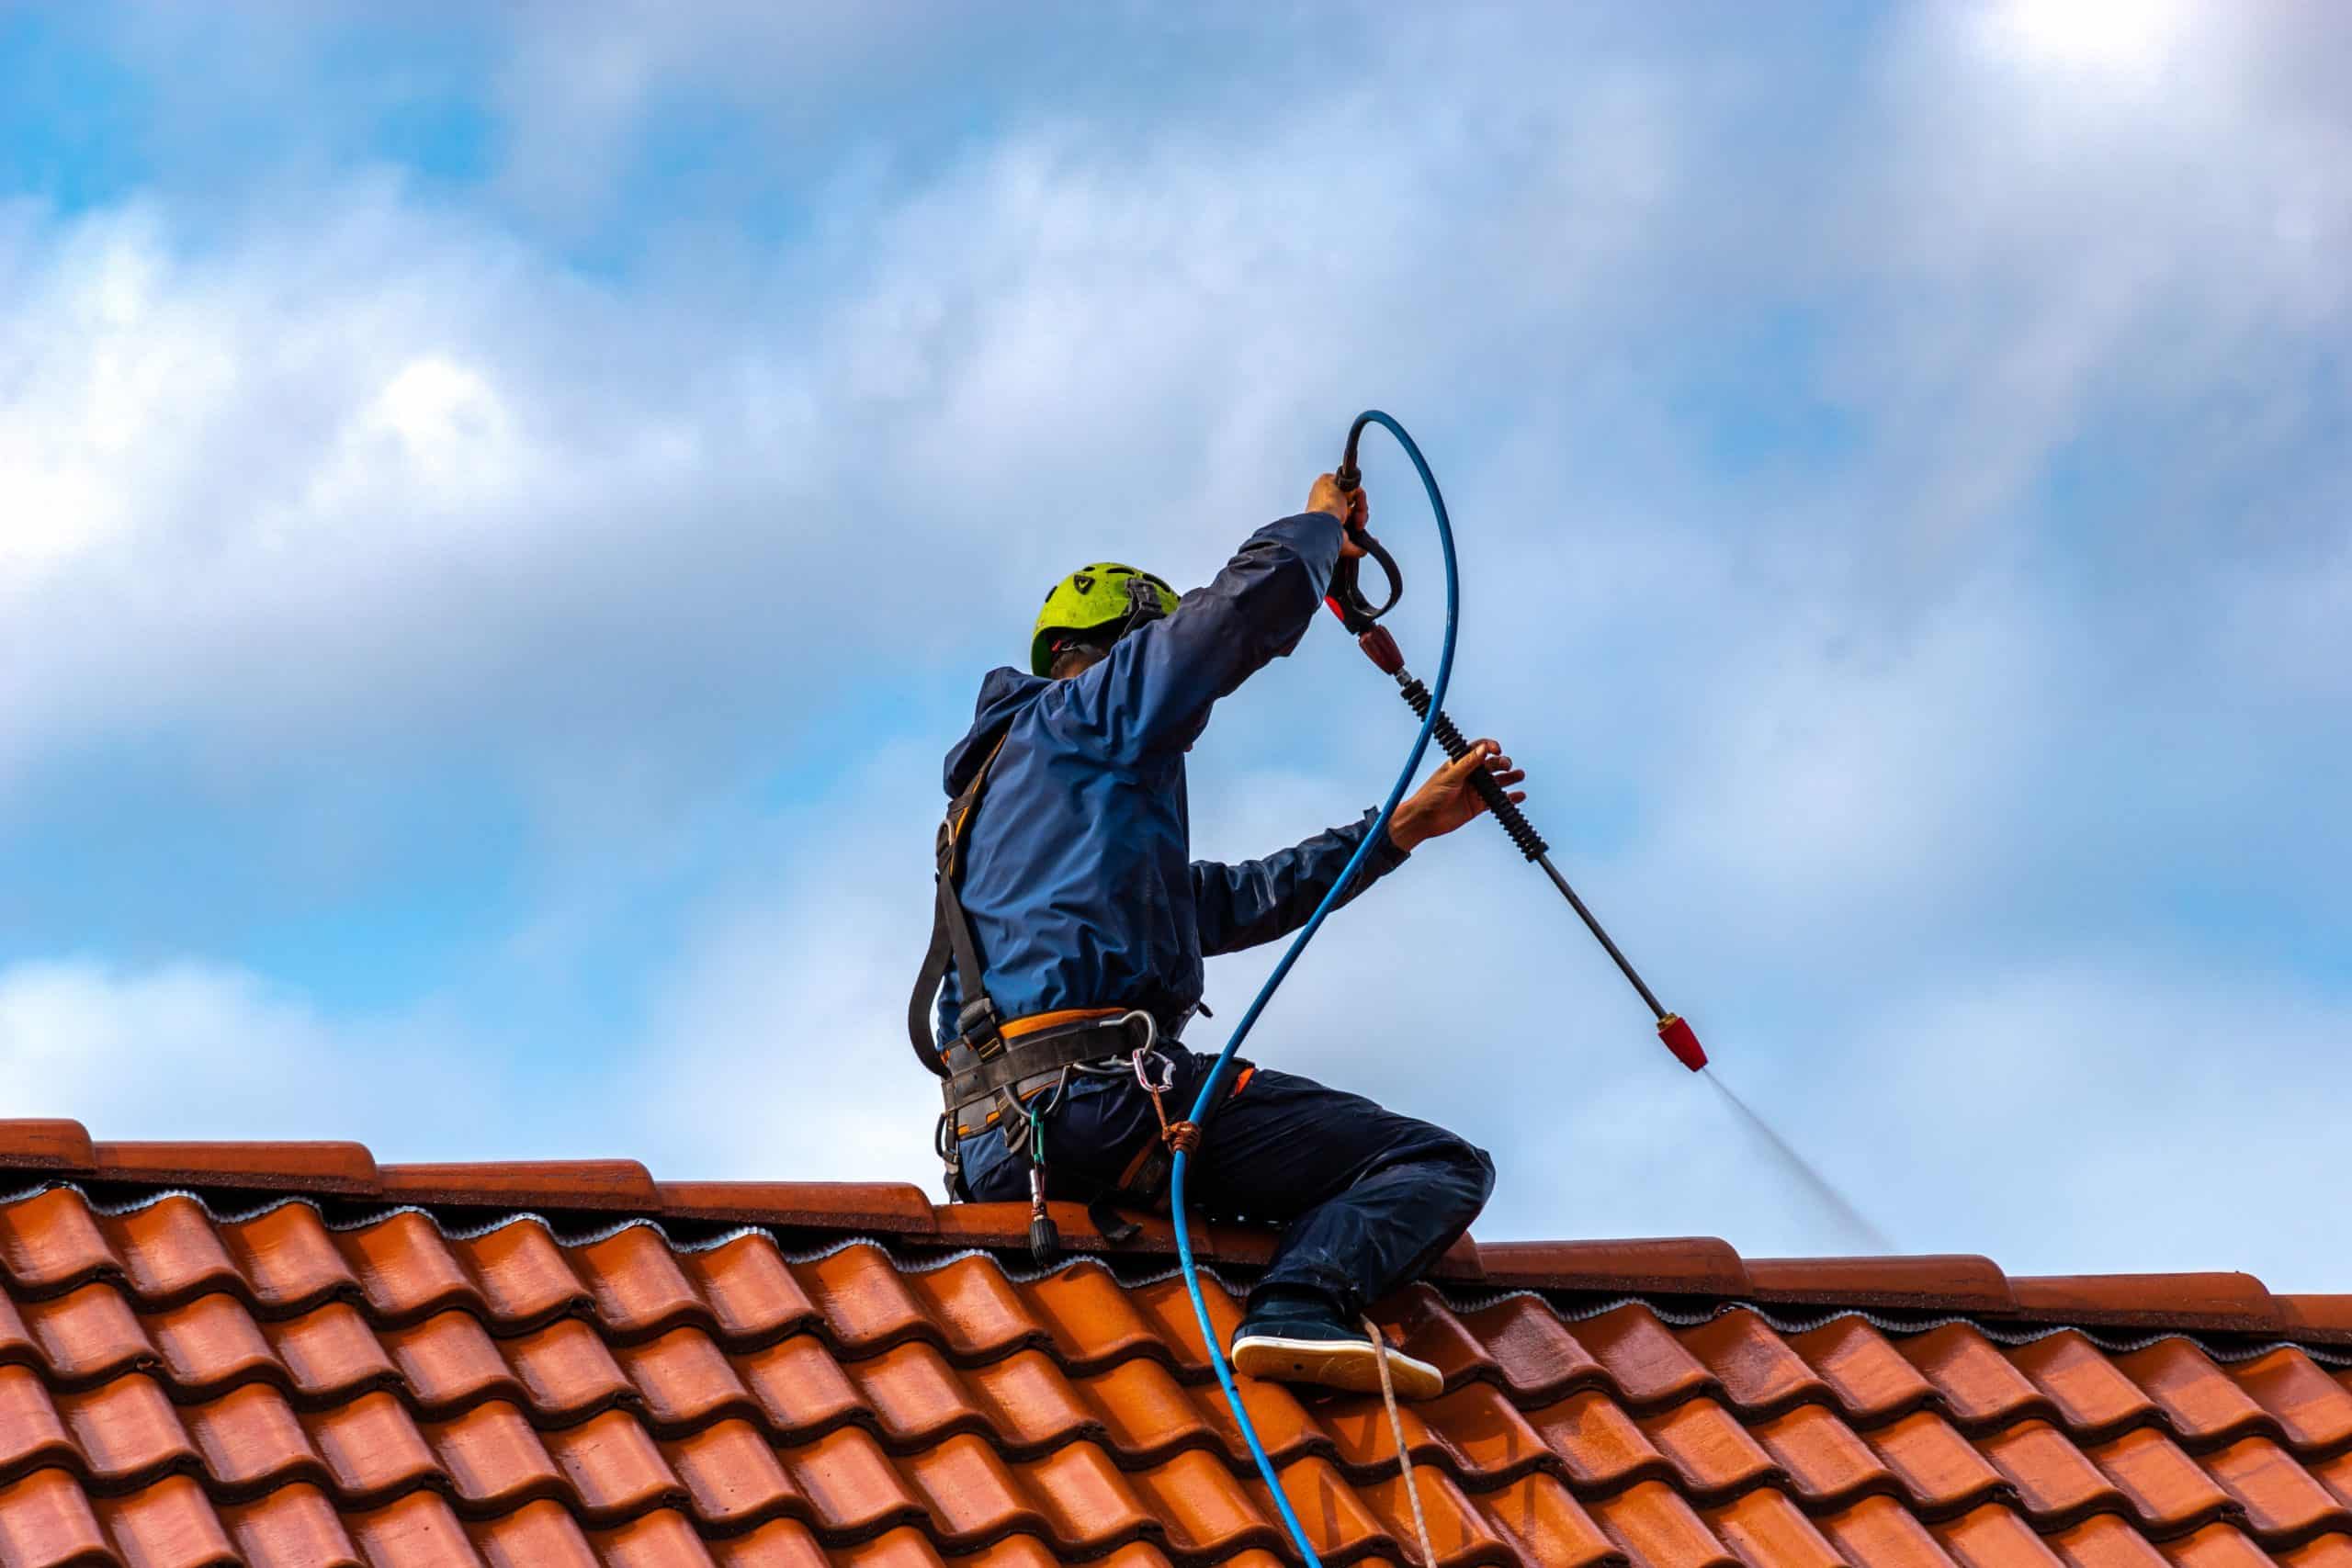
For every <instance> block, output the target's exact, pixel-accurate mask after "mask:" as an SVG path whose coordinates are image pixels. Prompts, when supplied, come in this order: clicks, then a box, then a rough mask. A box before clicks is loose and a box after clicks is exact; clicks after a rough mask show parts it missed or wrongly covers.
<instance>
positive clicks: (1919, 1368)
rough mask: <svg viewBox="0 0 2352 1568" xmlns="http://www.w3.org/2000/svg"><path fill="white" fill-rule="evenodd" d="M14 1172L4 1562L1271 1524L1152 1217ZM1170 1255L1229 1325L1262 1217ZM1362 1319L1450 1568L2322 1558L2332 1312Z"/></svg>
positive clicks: (522, 1186) (2098, 1288) (1267, 1527)
mask: <svg viewBox="0 0 2352 1568" xmlns="http://www.w3.org/2000/svg"><path fill="white" fill-rule="evenodd" d="M7 1168H14V1169H15V1172H16V1176H17V1177H18V1178H21V1179H11V1178H10V1177H9V1176H7V1174H6V1170H7ZM60 1183H79V1184H80V1185H70V1184H67V1185H61V1184H60ZM85 1189H86V1190H85ZM173 1189H178V1190H176V1191H175V1190H173ZM92 1193H97V1194H100V1196H99V1197H96V1198H94V1197H92V1196H91V1195H90V1194H92ZM0 1194H8V1195H6V1196H0V1284H5V1287H6V1288H5V1290H4V1291H0V1563H6V1564H9V1565H11V1568H13V1565H14V1564H16V1563H18V1562H42V1563H51V1564H55V1563H77V1562H93V1563H95V1562H124V1563H135V1564H170V1565H173V1568H195V1565H200V1564H209V1563H227V1562H254V1563H260V1564H281V1563H306V1564H307V1563H354V1564H358V1563H365V1564H367V1565H368V1568H385V1565H388V1564H417V1565H423V1564H428V1563H429V1564H434V1565H435V1568H438V1565H440V1564H445V1563H453V1562H486V1563H492V1564H524V1563H528V1564H533V1565H535V1568H536V1565H541V1564H555V1565H559V1568H560V1565H562V1564H571V1563H587V1562H622V1563H634V1564H640V1565H644V1568H656V1565H658V1568H671V1565H673V1564H680V1563H715V1564H723V1565H727V1568H749V1565H751V1564H754V1563H757V1564H768V1563H786V1564H792V1563H817V1562H857V1563H864V1564H876V1565H888V1564H895V1563H918V1562H920V1563H931V1564H943V1563H944V1564H954V1565H955V1568H1034V1565H1042V1564H1046V1563H1052V1562H1066V1561H1072V1560H1084V1561H1089V1562H1103V1563H1108V1564H1112V1565H1114V1568H1151V1565H1154V1564H1158V1565H1161V1568H1198V1565H1201V1564H1205V1563H1207V1562H1223V1561H1231V1562H1242V1563H1249V1564H1253V1565H1254V1568H1272V1564H1274V1563H1277V1562H1283V1561H1284V1560H1285V1557H1286V1554H1287V1553H1288V1551H1289V1546H1288V1542H1287V1540H1286V1539H1285V1538H1284V1536H1283V1533H1282V1530H1281V1528H1280V1525H1279V1523H1278V1521H1277V1518H1276V1516H1275V1514H1274V1511H1273V1509H1272V1506H1271V1502H1270V1500H1269V1499H1268V1498H1267V1497H1266V1495H1264V1492H1263V1488H1262V1484H1261V1483H1260V1481H1259V1480H1258V1478H1257V1476H1256V1473H1255V1471H1254V1469H1253V1468H1252V1466H1251V1464H1250V1460H1249V1457H1248V1453H1247V1450H1246V1448H1245V1446H1244V1444H1243V1442H1242V1439H1241V1436H1240V1433H1239V1431H1238V1428H1237V1427H1236V1426H1235V1424H1234V1422H1233V1418H1232V1416H1231V1414H1230V1412H1229V1411H1227V1408H1226V1406H1225V1403H1224V1400H1223V1397H1222V1395H1221V1394H1220V1393H1218V1391H1217V1389H1216V1384H1215V1382H1214V1381H1213V1379H1212V1377H1211V1375H1210V1371H1209V1368H1208V1365H1207V1361H1206V1359H1205V1357H1204V1355H1203V1353H1202V1351H1201V1349H1200V1346H1199V1340H1198V1337H1197V1333H1196V1330H1195V1328H1194V1325H1193V1317H1192V1309H1191V1305H1190V1303H1189V1301H1188V1299H1187V1297H1186V1294H1185V1292H1184V1290H1183V1287H1182V1283H1181V1281H1179V1280H1176V1279H1175V1278H1173V1277H1172V1276H1171V1274H1170V1270H1169V1259H1168V1258H1167V1255H1166V1248H1167V1235H1168V1232H1167V1228H1166V1225H1165V1224H1164V1222H1160V1223H1158V1224H1155V1225H1153V1226H1150V1227H1148V1228H1147V1230H1146V1233H1145V1235H1144V1238H1143V1239H1142V1240H1141V1241H1140V1242H1138V1243H1137V1244H1136V1246H1134V1247H1129V1248H1126V1249H1124V1251H1118V1250H1112V1251H1110V1255H1109V1258H1108V1266H1107V1267H1105V1266H1103V1265H1099V1264H1096V1263H1091V1262H1084V1261H1073V1262H1071V1263H1069V1264H1068V1265H1066V1266H1064V1267H1062V1268H1060V1269H1057V1270H1056V1271H1054V1272H1052V1273H1050V1274H1047V1275H1044V1276H1042V1277H1041V1276H1039V1275H1037V1274H1036V1272H1035V1270H1034V1269H1031V1268H1030V1267H1029V1266H1028V1264H1027V1260H1026V1258H1025V1256H1024V1254H1023V1246H1024V1244H1025V1240H1026V1223H1025V1216H1023V1214H1022V1213H1020V1211H1018V1210H1017V1209H1014V1210H1004V1209H985V1208H983V1209H961V1210H957V1209H946V1210H938V1209H933V1207H932V1206H931V1205H930V1204H929V1203H928V1202H927V1201H925V1200H924V1199H923V1198H922V1193H921V1191H920V1190H918V1189H916V1188H913V1187H911V1186H906V1185H901V1184H889V1183H872V1184H844V1183H834V1184H790V1183H696V1182H687V1183H655V1182H654V1181H652V1179H650V1177H649V1176H648V1175H647V1174H646V1173H645V1172H644V1170H643V1169H642V1168H639V1167H637V1166H635V1165H633V1164H630V1163H629V1162H626V1161H619V1162H613V1161H606V1162H577V1163H561V1164H544V1165H536V1166H524V1167H515V1166H462V1165H459V1166H433V1167H392V1168H378V1167H377V1166H376V1164H375V1162H374V1160H373V1159H372V1157H371V1156H368V1151H366V1150H365V1149H362V1148H358V1147H357V1146H356V1145H105V1144H100V1145H91V1144H90V1143H89V1141H88V1140H87V1138H86V1137H85V1136H83V1135H82V1134H81V1132H80V1129H79V1128H78V1127H76V1126H74V1124H73V1123H58V1122H48V1123H39V1124H27V1123H6V1122H0ZM541 1215H545V1216H548V1217H545V1218H543V1217H538V1216H541ZM729 1227H733V1228H732V1229H731V1230H730V1229H729ZM1065 1228H1066V1233H1067V1234H1068V1235H1069V1239H1070V1240H1071V1242H1072V1243H1073V1244H1074V1245H1080V1246H1093V1247H1097V1248H1098V1249H1100V1238H1099V1237H1098V1236H1096V1235H1094V1233H1093V1232H1092V1230H1091V1225H1090V1224H1088V1223H1087V1222H1086V1221H1085V1220H1084V1219H1083V1217H1082V1216H1081V1215H1080V1214H1079V1213H1077V1212H1076V1211H1074V1210H1073V1211H1071V1213H1069V1218H1068V1220H1067V1222H1066V1225H1065ZM1202 1239H1203V1250H1204V1257H1206V1258H1208V1259H1209V1260H1210V1265H1211V1267H1212V1269H1214V1270H1215V1271H1216V1275H1217V1280H1212V1281H1210V1282H1209V1283H1208V1284H1207V1287H1206V1300H1207V1302H1208V1304H1209V1306H1210V1309H1211V1313H1212V1316H1213V1319H1214V1321H1215V1323H1216V1325H1217V1329H1218V1331H1219V1333H1221V1334H1223V1333H1229V1332H1230V1331H1231V1329H1232V1327H1233V1325H1234V1324H1235V1322H1236V1321H1238V1304H1237V1301H1236V1299H1235V1296H1234V1295H1233V1293H1232V1292H1233V1290H1237V1289H1238V1288H1239V1287H1240V1286H1242V1285H1245V1284H1246V1283H1247V1280H1248V1278H1249V1276H1250V1269H1251V1267H1252V1266H1253V1260H1262V1259H1263V1258H1264V1257H1265V1256H1266V1255H1267V1240H1266V1237H1265V1235H1263V1234H1262V1233H1258V1232H1252V1231H1250V1230H1247V1229H1243V1228H1235V1227H1226V1226H1215V1227H1209V1228H1208V1230H1207V1234H1206V1235H1204V1237H1203V1238H1202ZM1105 1250H1107V1249H1105ZM1219 1281H1222V1283H1220V1282H1219ZM1375 1315H1376V1316H1377V1317H1378V1318H1379V1320H1380V1321H1381V1323H1382V1324H1383V1325H1384V1330H1385V1332H1386V1333H1387V1334H1388V1335H1389V1336H1390V1337H1391V1338H1392V1339H1394V1340H1395V1341H1397V1342H1398V1343H1400V1344H1403V1345H1405V1346H1406V1347H1408V1348H1410V1349H1411V1350H1412V1351H1413V1352H1414V1353H1415V1354H1417V1355H1420V1356H1423V1357H1425V1358H1427V1359H1430V1360H1431V1361H1432V1362H1434V1363H1435V1364H1436V1365H1438V1366H1439V1367H1440V1368H1441V1369H1442V1371H1443V1372H1444V1373H1445V1376H1446V1382H1447V1392H1446V1393H1444V1394H1442V1396H1440V1397H1439V1398H1437V1399H1434V1400H1431V1401H1429V1402H1427V1403H1426V1404H1419V1405H1416V1406H1412V1407H1409V1408H1408V1410H1407V1411H1406V1413H1405V1417H1404V1420H1405V1448H1406V1451H1407V1454H1408V1456H1409V1459H1410V1461H1411V1464H1412V1466H1413V1472H1414V1476H1415V1480H1416V1483H1417V1484H1418V1486H1419V1492H1420V1495H1421V1501H1422V1504H1423V1506H1424V1509H1425V1510H1426V1512H1427V1514H1428V1517H1429V1523H1430V1533H1431V1536H1432V1538H1433V1540H1435V1542H1436V1544H1437V1546H1438V1549H1439V1554H1440V1561H1441V1562H1444V1563H1446V1564H1448V1568H1467V1565H1469V1564H1474V1563H1514V1562H1524V1563H1540V1564H1544V1565H1547V1568H1548V1565H1550V1564H1554V1563H1562V1564H1584V1563H1612V1564H1615V1563H1625V1564H1640V1565H1644V1568H1648V1565H1653V1564H1666V1563H1674V1564H1691V1565H1713V1564H1721V1563H1732V1562H1745V1563H1750V1564H1772V1565H1775V1568H1777V1565H1781V1564H1802V1565H1808V1568H1810V1565H1815V1564H1827V1563H1830V1562H1854V1563H1860V1564H1864V1565H1866V1568H1879V1565H1882V1564H1892V1563H1910V1562H1918V1563H1961V1564H1966V1565H1968V1568H2012V1565H2018V1564H2028V1563H2034V1564H2048V1563H2052V1562H2070V1563H2120V1562H2145V1563H2176V1564H2189V1565H2193V1568H2227V1565H2231V1564H2235V1563H2240V1562H2257V1561H2283V1562H2292V1563H2297V1564H2301V1565H2305V1568H2352V1370H2347V1369H2352V1309H2347V1307H2346V1304H2345V1303H2343V1302H2342V1301H2340V1300H2339V1299H2336V1298H2319V1297H2290V1298H2274V1297H2272V1296H2270V1295H2269V1293H2268V1292H2267V1291H2265V1290H2264V1289H2263V1288H2262V1286H2261V1285H2260V1283H2259V1282H2258V1281H2256V1280H2252V1279H2250V1278H2249V1277H2247V1276H2245V1275H2229V1274H2217V1275H2188V1276H2130V1277H2123V1278H2120V1279H2107V1280H2099V1279H2088V1280H2084V1279H2074V1280H2009V1279H2007V1277H2006V1276H2004V1275H2002V1274H2001V1272H2000V1270H1999V1269H1996V1268H1995V1267H1994V1266H1993V1265H1991V1264H1990V1263H1988V1262H1986V1261H1985V1260H1984V1259H1982V1258H1860V1259H1755V1260H1743V1259H1741V1258H1739V1257H1738V1256H1737V1255H1736V1253H1734V1252H1733V1251H1732V1250H1731V1249H1730V1248H1729V1247H1724V1245H1723V1244H1722V1243H1720V1242H1713V1241H1704V1240H1680V1241H1672V1240H1669V1241H1662V1242H1593V1243H1557V1244H1540V1245H1537V1244H1519V1245H1512V1246H1505V1247H1472V1246H1467V1245H1465V1246H1464V1247H1458V1248H1456V1249H1455V1250H1454V1251H1453V1253H1451V1254H1450V1255H1449V1256H1448V1258H1447V1259H1446V1261H1445V1265H1444V1268H1443V1269H1442V1271H1441V1277H1440V1280H1439V1281H1438V1282H1437V1283H1436V1284H1425V1285H1419V1286H1415V1287H1413V1288H1411V1289H1408V1290H1407V1291H1405V1292H1399V1294H1398V1295H1397V1297H1396V1298H1395V1299H1393V1300H1391V1301H1389V1302H1385V1303H1380V1304H1379V1306H1378V1308H1377V1310H1376V1314H1375ZM1244 1393H1245V1397H1246V1399H1247V1401H1248V1404H1249V1406H1250V1413H1251V1417H1252V1421H1253V1423H1254V1424H1255V1426H1256V1427H1257V1429H1258V1431H1259V1434H1260V1436H1261V1438H1262V1439H1263V1441H1264V1442H1265V1445H1266V1447H1267V1449H1268V1450H1269V1452H1270V1453H1272V1456H1273V1458H1274V1461H1275V1463H1276V1465H1277V1467H1278V1471H1279V1473H1280V1474H1281V1477H1282V1483H1283V1492H1284V1494H1285V1495H1286V1496H1287V1497H1288V1498H1289V1499H1290V1501H1291V1503H1292V1504H1293V1506H1295V1507H1296V1508H1297V1509H1298V1510H1299V1511H1300V1515H1301V1517H1302V1518H1303V1519H1304V1520H1305V1521H1306V1526H1307V1529H1308V1530H1309V1532H1310V1534H1311V1535H1312V1536H1313V1537H1314V1539H1315V1540H1316V1541H1317V1548H1318V1551H1322V1552H1324V1553H1325V1554H1326V1555H1327V1556H1328V1557H1329V1560H1331V1561H1333V1562H1335V1563H1347V1564H1357V1563H1365V1564H1379V1563H1393V1564H1401V1563H1403V1562H1408V1561H1409V1560H1410V1559H1411V1558H1412V1556H1413V1555H1414V1552H1415V1549H1414V1547H1413V1546H1412V1544H1411V1542H1412V1527H1411V1522H1410V1508H1409V1506H1408V1502H1407V1500H1406V1496H1405V1492H1404V1488H1403V1483H1402V1481H1401V1480H1400V1478H1399V1476H1398V1473H1397V1462H1398V1455H1397V1444H1396V1439H1395V1438H1394V1436H1393V1435H1392V1434H1391V1432H1390V1430H1389V1427H1388V1424H1387V1422H1386V1419H1385V1416H1383V1415H1382V1414H1381V1412H1380V1409H1379V1406H1378V1404H1377V1402H1376V1401H1370V1400H1365V1399H1361V1398H1352V1397H1342V1396H1338V1395H1332V1394H1327V1393H1304V1394H1301V1393H1293V1392H1291V1391H1289V1390H1286V1389H1283V1388H1281V1387H1278V1386H1276V1385H1272V1384H1257V1383H1250V1384H1245V1385H1244Z"/></svg>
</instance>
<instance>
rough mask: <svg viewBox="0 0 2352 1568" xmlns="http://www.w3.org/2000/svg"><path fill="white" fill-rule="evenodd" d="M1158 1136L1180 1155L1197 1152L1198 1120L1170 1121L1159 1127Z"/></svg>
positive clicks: (1198, 1138) (1199, 1135)
mask: <svg viewBox="0 0 2352 1568" xmlns="http://www.w3.org/2000/svg"><path fill="white" fill-rule="evenodd" d="M1159 1135H1160V1137H1162V1138H1163V1139H1165V1140H1166V1141H1167V1144H1168V1146H1169V1147H1170V1148H1171V1149H1173V1150H1174V1151H1176V1153H1178V1154H1180V1155H1193V1154H1198V1153H1199V1152H1200V1149H1201V1124H1200V1123H1199V1122H1170V1123H1168V1125H1167V1126H1166V1127H1165V1128H1163V1129H1161V1131H1160V1134H1159Z"/></svg>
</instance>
